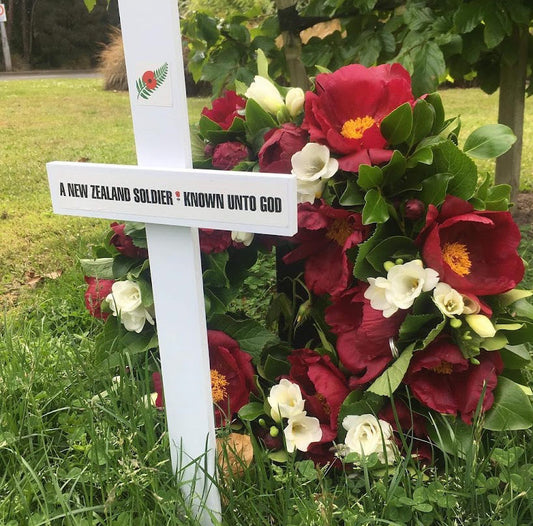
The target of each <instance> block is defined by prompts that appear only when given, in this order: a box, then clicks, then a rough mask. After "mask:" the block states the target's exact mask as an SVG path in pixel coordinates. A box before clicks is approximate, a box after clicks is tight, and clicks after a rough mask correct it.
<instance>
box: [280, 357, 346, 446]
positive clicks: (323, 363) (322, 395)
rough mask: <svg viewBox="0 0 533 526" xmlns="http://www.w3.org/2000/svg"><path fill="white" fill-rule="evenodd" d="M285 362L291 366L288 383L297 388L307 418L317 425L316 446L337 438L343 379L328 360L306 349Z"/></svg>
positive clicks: (342, 399) (343, 398)
mask: <svg viewBox="0 0 533 526" xmlns="http://www.w3.org/2000/svg"><path fill="white" fill-rule="evenodd" d="M288 360H289V362H290V364H291V369H290V371H289V378H288V379H289V380H290V381H291V382H293V383H295V384H298V385H299V386H300V391H301V392H302V397H303V398H304V399H305V401H306V402H305V409H306V411H307V414H308V415H309V416H314V417H316V418H318V420H319V421H320V427H321V429H322V439H321V440H320V442H321V443H324V442H331V441H332V440H334V439H335V437H336V436H337V417H338V416H339V410H340V407H341V404H342V403H343V402H344V400H345V398H346V397H347V396H348V394H349V392H350V391H349V389H348V385H347V381H346V378H345V376H344V375H343V374H342V373H341V371H340V370H339V369H338V368H337V367H336V366H335V365H334V364H333V363H332V361H331V359H330V358H329V356H322V355H320V354H318V353H317V352H315V351H312V350H310V349H298V350H296V351H293V352H292V353H291V355H290V356H289V358H288Z"/></svg>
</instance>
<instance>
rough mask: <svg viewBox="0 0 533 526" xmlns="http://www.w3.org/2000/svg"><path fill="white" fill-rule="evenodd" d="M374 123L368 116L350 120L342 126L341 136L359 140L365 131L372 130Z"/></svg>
mask: <svg viewBox="0 0 533 526" xmlns="http://www.w3.org/2000/svg"><path fill="white" fill-rule="evenodd" d="M375 122H376V121H375V120H374V119H373V118H372V117H370V115H366V116H365V117H363V118H361V117H357V119H350V120H348V121H346V122H345V123H344V124H343V125H342V130H341V135H342V136H343V137H346V138H347V139H361V137H363V135H364V133H365V131H366V130H368V129H369V128H372V126H374V123H375Z"/></svg>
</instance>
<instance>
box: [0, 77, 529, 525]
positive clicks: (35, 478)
mask: <svg viewBox="0 0 533 526" xmlns="http://www.w3.org/2000/svg"><path fill="white" fill-rule="evenodd" d="M442 95H443V99H444V103H445V107H446V108H447V114H448V115H449V116H452V115H454V114H457V113H460V114H463V116H464V118H463V121H464V126H463V127H464V131H465V132H466V133H464V137H463V139H464V138H465V137H466V136H467V135H468V131H469V130H470V131H471V130H472V129H473V128H474V127H476V126H478V125H481V124H484V123H488V122H494V121H495V114H496V110H495V107H496V96H494V95H493V96H491V97H488V96H485V95H483V94H481V92H479V91H478V90H462V91H445V92H443V94H442ZM0 97H1V99H2V105H3V110H2V114H1V116H0V134H1V137H2V153H1V156H0V174H1V177H0V226H1V227H2V228H1V229H0V268H1V269H2V270H1V274H0V294H1V295H2V296H3V299H4V301H5V303H6V305H11V304H13V303H15V302H16V303H17V308H16V309H14V310H9V311H6V313H5V314H4V317H3V319H0V524H3V525H6V526H26V525H28V526H37V525H43V526H44V525H54V526H56V525H67V526H71V525H72V526H86V525H87V526H88V525H96V526H98V525H116V526H125V525H135V526H137V525H141V526H142V525H154V526H160V525H194V524H196V521H195V520H194V519H192V518H191V517H190V514H187V511H186V508H187V506H186V503H184V502H183V499H182V497H181V493H180V491H179V489H180V483H179V481H176V480H175V479H174V477H173V475H172V473H171V468H170V462H169V458H168V455H169V454H168V451H169V449H168V443H167V436H166V434H165V423H164V415H163V413H161V412H158V411H156V410H153V409H151V408H147V407H146V405H145V403H144V402H143V400H142V397H143V395H145V394H147V393H148V392H149V391H150V385H149V383H150V377H149V376H147V375H146V374H145V373H144V371H143V368H142V367H140V368H137V369H134V368H132V367H130V364H129V363H128V362H127V361H125V362H124V363H121V364H120V365H119V366H118V368H117V369H114V370H112V371H110V370H109V369H107V368H106V367H105V365H104V363H103V362H104V358H105V357H104V356H102V355H101V353H100V352H99V351H98V348H97V347H96V346H95V345H94V339H95V337H96V335H97V334H98V333H99V330H100V325H99V323H98V322H97V321H96V320H94V319H92V318H91V317H90V316H89V314H88V313H87V311H86V310H85V307H84V304H83V292H84V289H85V286H84V283H83V277H82V274H81V270H80V269H79V268H78V266H77V265H76V260H77V258H78V257H84V256H86V255H87V254H88V253H89V250H90V246H91V244H93V243H97V242H99V241H100V239H101V236H102V235H103V234H104V232H105V231H106V224H107V222H106V221H96V220H90V219H82V218H72V217H61V216H55V215H53V214H52V211H51V205H50V200H49V196H48V188H47V183H46V174H45V163H46V162H47V161H51V160H74V161H76V160H79V159H81V158H85V159H89V160H90V161H91V162H104V163H126V164H132V163H134V162H135V151H134V143H133V134H132V129H131V123H130V120H129V102H128V98H127V95H125V94H123V93H112V92H103V91H101V90H100V88H99V84H98V81H95V80H53V81H39V80H35V81H23V82H17V81H9V82H0ZM532 102H533V101H528V106H527V108H528V109H527V111H528V116H529V118H527V119H526V134H525V146H524V169H523V174H524V176H523V187H524V188H531V185H532V183H533V153H531V152H532V151H533V148H532V146H533V144H532V140H533V139H532V137H533V133H532V132H533V129H531V127H532V126H533V119H532V118H531V117H533V106H532ZM204 104H205V101H204V100H197V101H191V107H190V113H191V115H198V114H199V112H200V110H201V108H202V107H203V105H204ZM59 110H60V111H59ZM522 250H523V255H524V257H525V258H526V259H528V260H531V254H532V247H531V246H530V244H529V245H526V246H524V247H523V248H522ZM55 271H57V272H61V273H62V275H61V277H57V275H56V274H53V272H55ZM32 276H33V277H32ZM46 276H48V277H46ZM41 277H43V278H44V285H43V284H42V283H41V282H39V278H41ZM28 282H34V283H37V285H36V288H34V289H31V288H30V287H29V285H28ZM19 293H20V296H19V297H18V299H17V298H16V297H15V295H16V294H19ZM116 372H119V373H121V376H122V377H123V380H122V381H121V382H120V384H116V383H114V382H113V381H112V379H111V378H112V376H113V374H115V373H116ZM531 439H532V436H531V432H529V431H527V432H520V433H513V434H508V435H506V434H502V435H500V436H499V437H498V438H497V440H496V442H492V441H490V440H489V436H488V435H486V434H482V433H481V432H480V431H479V429H478V428H477V427H475V426H474V427H473V428H472V430H471V436H470V437H468V440H467V442H468V444H469V446H468V447H467V449H466V451H465V452H463V454H462V455H463V456H462V458H458V457H457V456H456V455H453V454H451V453H450V454H449V455H446V456H445V458H444V459H443V462H442V464H441V465H439V466H437V467H436V468H432V469H430V468H426V469H420V468H418V469H413V466H412V465H411V464H410V463H409V462H408V461H407V460H406V461H404V462H402V463H400V464H399V465H398V466H396V467H394V468H391V470H390V471H389V472H388V473H385V472H376V471H375V470H372V469H371V468H367V469H360V470H357V471H354V472H353V473H351V474H342V473H340V472H339V473H329V474H328V475H327V476H326V473H324V472H322V471H320V470H316V469H314V467H313V466H311V465H310V464H309V463H305V462H303V463H295V464H289V465H287V466H277V465H274V464H272V463H269V462H260V461H258V462H256V463H254V464H253V465H252V467H251V468H249V469H247V470H245V474H244V477H243V478H242V479H230V480H228V481H227V482H226V484H223V485H222V486H221V491H222V496H223V502H224V503H225V512H224V520H223V523H224V524H225V525H227V526H243V525H254V526H260V525H261V526H262V525H265V526H273V525H280V526H299V525H302V526H303V525H305V526H308V525H316V526H329V525H337V524H338V525H341V524H344V525H347V526H348V525H349V526H356V525H378V524H395V525H398V524H415V525H425V524H442V525H449V524H457V525H483V526H485V525H486V526H489V525H490V526H496V525H506V526H507V525H509V526H510V525H519V524H531V523H533V498H532V494H531V492H532V489H531V488H532V487H533V441H532V440H531ZM256 454H257V455H258V456H261V455H262V454H263V453H261V451H260V450H256ZM259 460H260V459H259Z"/></svg>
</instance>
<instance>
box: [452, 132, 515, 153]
mask: <svg viewBox="0 0 533 526" xmlns="http://www.w3.org/2000/svg"><path fill="white" fill-rule="evenodd" d="M515 142H516V136H515V134H514V133H513V132H512V130H511V128H509V127H508V126H504V125H503V124H486V125H485V126H481V127H480V128H478V129H477V130H475V131H473V132H472V133H471V134H470V135H469V136H468V138H467V139H466V141H465V145H464V148H463V151H464V152H465V153H466V154H468V155H470V157H475V158H476V159H493V158H495V157H499V156H500V155H502V154H504V153H505V152H506V151H508V150H509V148H511V146H512V145H513V144H514V143H515Z"/></svg>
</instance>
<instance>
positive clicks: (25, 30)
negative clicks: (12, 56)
mask: <svg viewBox="0 0 533 526" xmlns="http://www.w3.org/2000/svg"><path fill="white" fill-rule="evenodd" d="M20 28H21V30H22V56H23V57H24V62H26V63H27V64H29V63H30V55H31V45H30V31H31V27H30V24H29V22H28V9H27V5H26V0H22V2H21V6H20Z"/></svg>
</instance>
